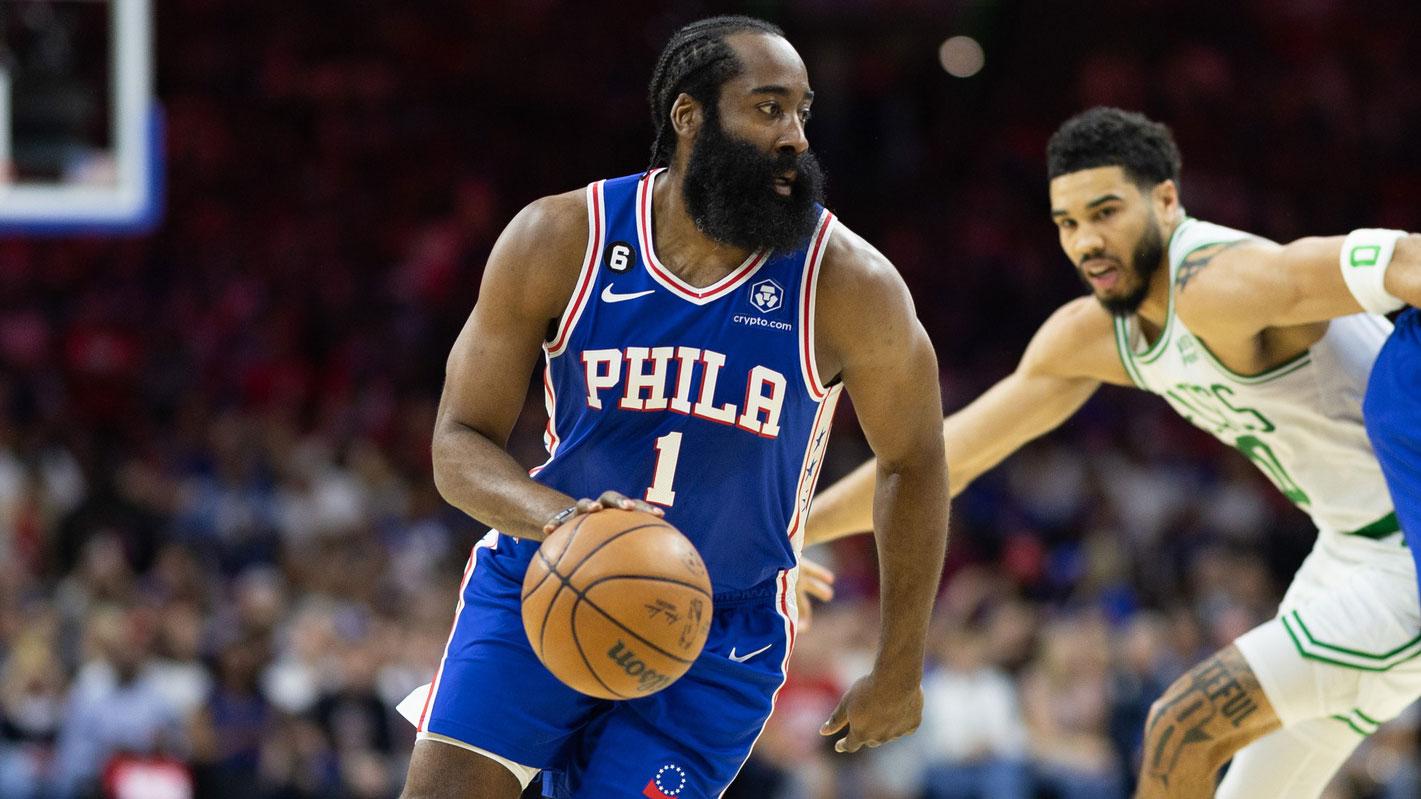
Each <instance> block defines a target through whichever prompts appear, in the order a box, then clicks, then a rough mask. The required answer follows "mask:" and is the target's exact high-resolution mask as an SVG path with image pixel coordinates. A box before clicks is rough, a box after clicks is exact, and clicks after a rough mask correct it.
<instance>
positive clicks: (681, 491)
mask: <svg viewBox="0 0 1421 799" xmlns="http://www.w3.org/2000/svg"><path fill="white" fill-rule="evenodd" d="M650 94H651V106H652V115H653V121H654V124H655V126H656V142H655V144H654V145H653V153H652V164H651V168H650V169H649V170H648V171H647V172H645V173H643V174H639V175H631V176H628V177H624V178H618V179H613V180H604V181H597V182H595V183H593V184H592V185H590V186H588V187H587V188H586V189H584V190H579V191H574V192H569V193H567V194H562V195H557V196H552V197H547V198H544V199H541V200H538V201H536V202H534V203H533V204H531V205H530V206H528V207H527V208H525V209H524V210H523V211H522V212H521V213H519V214H518V216H517V217H516V218H515V219H514V220H513V221H512V223H510V225H509V226H508V228H507V229H506V230H505V231H504V232H503V235H502V236H501V237H500V238H499V240H498V243H497V244H496V245H495V247H494V250H493V252H492V254H491V255H490V257H489V261H488V265H487V267H486V269H485V271H484V276H483V282H482V286H481V288H480V293H479V297H478V301H477V303H476V304H475V306H474V309H473V312H472V314H471V316H470V317H469V320H468V323H467V324H466V325H465V327H464V330H463V332H462V333H460V335H459V337H458V340H457V341H456V342H455V344H454V347H453V351H452V352H451V353H450V356H449V360H448V366H447V370H448V371H447V380H446V383H445V388H444V394H443V398H442V400H441V403H440V409H439V415H438V421H437V423H436V430H435V434H434V447H433V449H434V470H435V472H434V475H435V480H436V483H437V484H438V487H439V489H440V492H441V493H442V494H443V496H444V497H445V498H446V499H447V500H448V501H449V502H451V503H452V504H454V505H455V506H457V507H458V508H460V509H462V510H464V511H465V512H467V513H468V514H469V515H470V516H473V517H474V518H476V519H479V520H480V521H482V522H485V523H487V524H488V525H490V526H491V527H493V528H494V532H491V533H490V534H489V535H488V537H486V538H485V539H483V540H482V541H481V542H480V543H479V544H478V546H476V547H475V548H474V552H473V554H472V556H471V558H470V561H469V564H468V566H467V568H466V572H465V578H464V582H463V585H462V586H461V588H460V595H459V603H458V610H457V612H456V616H455V621H454V627H453V631H452V633H451V635H450V639H449V643H448V646H447V648H446V650H445V653H444V656H443V659H442V663H441V665H440V668H439V671H438V673H437V674H436V675H435V676H434V680H433V682H432V684H431V685H430V686H427V687H426V688H425V689H423V690H422V691H419V692H416V694H415V695H413V696H412V697H411V698H410V699H408V700H406V702H404V703H402V704H401V709H402V712H406V713H407V715H408V716H409V717H412V718H413V719H414V720H415V722H416V723H417V724H418V727H419V734H418V741H417V743H416V744H415V749H414V753H413V756H412V760H411V763H410V768H409V775H408V778H407V781H406V785H405V790H404V794H403V795H404V796H405V797H406V799H430V798H431V797H460V799H513V797H516V796H518V795H519V792H520V790H522V789H523V788H525V787H526V786H527V785H528V784H529V782H530V781H531V779H532V778H533V776H534V775H535V774H536V773H537V772H539V771H540V770H541V771H543V772H544V775H543V786H544V790H545V793H548V794H549V795H556V796H566V797H577V798H578V799H593V798H594V797H595V798H596V799H605V798H607V797H643V796H645V797H652V798H653V799H656V798H657V797H677V799H690V798H692V797H703V798H704V797H717V796H719V795H720V794H721V793H722V792H723V791H724V789H725V788H726V786H727V785H728V784H729V783H730V782H731V780H732V779H733V778H734V776H735V774H736V773H737V771H738V770H739V769H740V767H741V765H742V764H743V763H744V761H745V759H746V758H747V757H748V756H749V753H750V749H751V747H752V746H753V745H754V742H755V740H756V738H757V737H758V735H759V733H760V730H761V728H762V726H763V725H764V723H765V721H766V719H767V718H768V717H769V715H770V712H771V709H772V707H773V703H774V698H775V695H776V693H777V692H778V690H779V688H780V687H781V685H782V684H783V682H784V679H785V666H786V663H787V662H788V658H789V654H790V649H791V647H792V646H793V641H794V634H795V614H796V609H795V583H796V574H797V565H798V558H799V548H800V545H801V542H802V541H803V538H804V532H803V530H804V524H803V523H804V517H805V513H806V512H807V509H808V505H809V500H810V497H811V496H812V495H813V491H814V484H815V480H816V479H817V477H818V475H819V469H820V465H821V464H822V462H823V453H824V446H825V443H826V441H827V438H828V431H829V425H830V423H831V422H832V420H833V415H834V408H835V404H836V403H837V401H838V399H839V397H840V394H841V392H842V391H844V390H847V391H848V392H849V393H850V395H851V396H852V397H853V400H854V405H855V408H856V410H857V413H858V416H859V419H860V421H861V422H862V424H863V426H864V429H865V430H866V431H867V434H868V438H869V441H870V443H871V444H872V445H873V448H874V451H875V453H876V454H877V456H878V458H879V465H880V467H879V470H878V474H877V483H878V486H879V490H878V492H877V496H876V498H875V499H874V501H873V503H874V506H875V509H874V516H875V521H876V523H877V527H878V530H879V544H880V545H879V553H880V559H881V564H882V586H883V588H882V611H883V612H882V617H883V628H882V634H881V644H880V647H879V651H878V655H877V659H876V661H875V664H874V668H873V670H872V672H871V673H870V674H869V675H868V676H866V677H864V678H863V679H862V680H860V681H858V682H857V683H856V684H854V685H853V686H852V687H851V689H850V690H849V691H848V693H847V694H846V695H845V697H844V699H843V701H842V702H841V703H840V705H839V707H838V708H837V709H836V710H835V711H834V713H833V715H832V717H831V719H830V720H829V722H827V723H826V725H825V731H826V733H837V734H838V735H839V739H838V741H837V743H836V746H837V748H838V749H839V750H840V751H854V750H856V749H858V748H859V747H861V746H877V745H878V744H879V743H882V742H885V741H888V740H891V739H893V738H897V737H899V736H901V735H905V734H907V733H910V732H911V731H912V730H913V729H914V728H915V727H916V726H917V724H918V720H919V716H920V712H921V704H922V700H921V693H920V689H919V682H920V679H921V676H922V668H923V654H924V645H925V638H926V634H927V624H928V619H929V616H930V613H931V606H932V602H933V597H934V595H935V593H936V588H937V582H938V575H939V571H940V567H941V563H942V558H943V552H944V548H945V545H946V536H947V527H946V522H947V516H946V514H947V482H946V480H947V474H946V463H945V461H944V457H943V448H942V439H941V437H940V436H938V435H937V430H938V422H939V420H940V418H941V416H940V414H941V404H940V402H941V401H940V397H939V393H938V382H937V381H938V373H937V362H936V358H935V355H934V353H933V349H932V345H931V343H930V342H929V341H928V338H927V336H926V334H925V333H924V331H923V329H922V327H921V325H920V324H919V322H918V320H917V319H916V317H915V315H914V311H913V306H912V302H911V299H910V298H909V295H908V292H907V290H906V288H905V286H904V285H903V282H902V280H901V279H900V277H899V276H898V274H897V273H896V272H895V271H894V269H893V267H892V265H891V264H889V263H888V262H887V261H886V260H885V259H884V258H883V256H881V255H880V254H879V253H878V252H877V251H875V250H874V249H873V248H872V247H871V246H869V245H868V244H867V243H866V242H864V241H863V240H862V239H860V238H859V237H857V236H855V235H854V234H853V233H852V232H850V231H849V230H848V229H846V228H845V227H843V226H842V225H841V224H839V223H838V221H837V220H836V219H835V218H834V216H833V215H832V214H831V213H829V212H828V211H826V210H824V208H823V207H822V206H821V205H820V202H819V195H820V191H821V185H822V177H821V175H820V171H819V167H818V165H817V163H816V161H815V160H814V157H813V155H812V154H811V153H810V151H809V146H808V141H807V140H806V138H805V123H806V121H807V120H808V118H809V110H810V105H811V103H812V101H813V97H814V93H813V92H812V91H811V89H810V86H809V80H808V76H807V74H806V71H805V68H804V64H803V62H802V61H801V60H800V57H799V55H798V53H796V52H795V50H794V48H793V47H792V46H791V45H790V44H789V42H788V41H786V40H785V38H784V36H783V34H782V33H781V32H780V30H779V29H777V28H775V27H773V26H771V25H769V24H767V23H764V22H761V21H759V20H754V19H750V18H745V17H721V18H715V19H709V20H704V21H701V22H697V23H694V24H692V25H689V26H687V27H685V28H683V29H681V30H680V31H678V32H677V33H676V34H675V35H674V36H673V37H672V38H671V40H670V42H669V43H668V44H667V46H666V49H665V51H664V52H663V53H662V55H661V57H660V60H659V62H658V64H657V67H656V71H655V74H654V76H653V78H652V81H651V92H650ZM540 350H541V354H542V357H543V360H544V362H545V364H546V368H545V373H544V374H545V377H544V381H543V382H544V389H545V392H546V400H547V409H548V415H549V421H548V426H547V430H546V435H545V441H546V443H547V448H548V453H549V458H548V461H547V462H546V463H544V464H543V465H542V466H540V467H538V468H537V469H535V470H534V471H533V473H532V476H531V477H530V476H529V475H528V474H526V473H524V472H523V471H521V470H520V469H519V468H518V466H517V464H516V463H515V462H514V460H513V459H512V458H511V457H510V456H509V455H508V453H507V452H506V451H505V450H504V445H505V442H506V441H507V439H508V435H509V431H510V430H511V429H512V427H513V424H514V422H515V420H516V418H517V416H518V413H519V411H520V409H521V408H522V406H523V398H524V394H525V388H526V386H527V383H528V379H529V375H530V372H531V370H532V367H533V363H534V361H535V359H536V358H537V357H538V355H539V351H540ZM603 508H639V509H642V510H653V511H654V512H657V513H664V514H665V517H666V519H667V520H668V521H670V522H671V523H673V524H674V525H675V526H676V527H677V528H679V529H680V530H681V531H682V532H684V533H685V534H686V535H687V537H688V538H690V540H691V541H692V542H693V543H694V544H695V545H696V547H697V548H698V549H699V550H700V552H701V554H702V556H703V557H704V559H705V562H706V565H707V568H708V570H709V573H710V578H711V582H712V584H713V586H714V618H713V621H712V624H711V632H710V639H709V641H708V642H707V644H706V646H705V649H704V651H703V653H702V654H701V656H700V657H699V659H698V660H697V661H696V662H695V664H694V665H693V666H692V667H691V669H690V671H689V672H688V673H687V674H686V676H684V677H682V678H681V679H680V680H679V681H677V682H676V683H674V684H672V685H671V686H670V687H668V688H666V689H665V690H663V691H661V692H660V693H657V694H654V695H652V696H649V697H645V698H641V699H635V700H628V701H620V702H608V701H603V700H598V699H593V698H589V697H587V696H583V695H581V694H578V693H576V692H574V691H573V690H571V689H570V688H567V687H566V686H564V685H563V684H562V683H560V682H558V680H557V679H555V678H554V677H553V676H552V675H551V674H550V673H549V672H548V671H547V670H546V669H545V668H544V667H543V666H542V665H541V664H540V663H539V661H538V660H537V658H536V657H535V656H534V654H533V651H532V649H531V648H530V646H529V644H528V641H527V640H526V637H525V635H524V632H523V627H522V622H521V616H520V609H519V592H520V587H521V582H522V578H523V574H524V571H525V570H526V568H527V565H528V562H529V560H530V558H531V557H532V556H533V554H534V552H535V551H536V549H537V547H538V545H539V541H540V539H542V538H543V537H544V536H545V535H546V534H547V533H548V532H549V531H550V530H552V529H554V528H555V527H556V526H557V525H559V524H561V523H563V522H565V521H567V520H568V519H569V518H573V517H575V516H576V515H577V514H582V513H596V512H598V511H599V510H601V509H603Z"/></svg>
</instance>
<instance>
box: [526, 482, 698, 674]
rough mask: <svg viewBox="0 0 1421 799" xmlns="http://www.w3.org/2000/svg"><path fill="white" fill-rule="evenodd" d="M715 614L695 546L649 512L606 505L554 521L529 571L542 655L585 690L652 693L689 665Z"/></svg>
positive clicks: (532, 632)
mask: <svg viewBox="0 0 1421 799" xmlns="http://www.w3.org/2000/svg"><path fill="white" fill-rule="evenodd" d="M710 622H711V584H710V578H709V577H708V576H707V575H706V566H705V563H704V562H703V561H702V560H701V556H700V553H698V552H696V548H695V546H693V545H692V544H691V542H690V541H689V540H687V538H686V537H685V536H684V535H682V534H681V532H680V531H679V530H677V529H676V528H675V527H672V526H671V525H669V524H667V523H666V521H665V520H663V519H659V518H657V517H656V516H653V515H651V514H649V513H642V512H639V511H625V510H601V511H597V512H596V513H588V514H582V515H579V516H577V517H576V518H574V519H572V520H570V521H568V523H566V524H564V525H563V526H561V527H559V528H558V529H557V530H555V531H553V534H552V535H550V536H548V538H547V540H545V541H544V542H543V545H542V546H541V547H540V548H539V549H538V553H537V554H536V555H535V556H534V557H533V561H532V563H530V564H529V565H528V573H527V574H526V575H525V576H524V578H523V629H524V630H525V631H526V632H527V633H528V641H529V642H530V643H532V645H533V651H534V652H536V653H537V654H538V659H539V660H541V661H542V662H543V665H545V666H547V667H548V670H549V671H551V672H552V673H553V675H554V676H556V677H557V678H558V679H559V680H562V681H563V682H564V683H566V684H567V685H568V686H570V687H571V688H573V689H575V690H577V691H580V692H581V693H584V694H587V695H589V696H595V697H600V698H602V699H635V698H637V697H642V696H647V695H650V694H654V693H656V692H657V691H660V690H661V689H663V688H665V687H666V686H668V685H670V684H671V683H673V682H675V681H676V680H677V679H678V678H680V677H681V675H683V674H685V673H686V671H687V670H688V669H690V668H691V664H692V663H693V662H694V661H695V659H696V656H698V655H699V654H700V653H701V647H703V646H705V643H706V635H707V634H708V633H709V632H710Z"/></svg>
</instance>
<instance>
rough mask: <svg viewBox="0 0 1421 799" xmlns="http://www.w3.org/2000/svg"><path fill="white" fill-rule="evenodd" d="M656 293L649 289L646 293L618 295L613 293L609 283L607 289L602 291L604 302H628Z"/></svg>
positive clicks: (654, 290) (635, 292)
mask: <svg viewBox="0 0 1421 799" xmlns="http://www.w3.org/2000/svg"><path fill="white" fill-rule="evenodd" d="M655 293H656V289H647V290H646V291H633V292H632V293H630V294H617V293H616V292H614V291H612V284H610V283H608V284H607V288H604V289H602V302H626V301H627V300H634V299H636V298H637V297H645V296H646V295H648V294H655Z"/></svg>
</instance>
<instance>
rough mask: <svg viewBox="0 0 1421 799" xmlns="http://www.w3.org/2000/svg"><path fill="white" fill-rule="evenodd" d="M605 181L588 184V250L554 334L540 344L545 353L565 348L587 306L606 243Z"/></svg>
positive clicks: (552, 355)
mask: <svg viewBox="0 0 1421 799" xmlns="http://www.w3.org/2000/svg"><path fill="white" fill-rule="evenodd" d="M605 182H606V181H602V180H599V181H597V182H595V183H589V184H588V186H587V253H586V255H585V256H584V257H583V262H582V271H581V272H579V273H578V275H577V287H576V288H574V289H573V292H572V296H571V297H569V298H568V301H567V307H566V308H564V309H563V312H562V316H561V317H560V318H559V319H558V329H557V332H556V333H555V334H554V335H553V340H552V343H551V344H544V345H543V349H545V350H547V352H548V355H549V356H551V357H554V358H556V357H557V356H559V355H561V354H562V353H563V350H565V349H567V340H568V338H569V337H570V336H571V334H572V329H573V328H574V327H576V326H577V320H578V318H580V317H581V316H582V309H583V308H586V307H587V302H588V300H589V299H590V297H589V295H590V294H591V293H592V285H593V284H594V283H595V282H596V281H597V266H598V265H599V264H601V263H602V247H603V246H604V245H605V244H606V242H605V241H603V239H604V238H605V236H604V235H603V232H602V231H603V223H604V221H605V219H606V215H607V214H606V200H605V199H604V196H603V193H602V184H603V183H605Z"/></svg>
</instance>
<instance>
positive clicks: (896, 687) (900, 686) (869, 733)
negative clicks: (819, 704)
mask: <svg viewBox="0 0 1421 799" xmlns="http://www.w3.org/2000/svg"><path fill="white" fill-rule="evenodd" d="M921 683H922V680H921V679H912V680H903V679H901V678H888V677H881V676H879V674H878V672H874V673H872V674H869V675H868V676H867V677H861V678H859V680H858V681H857V682H855V683H854V684H853V687H851V688H849V691H848V693H846V694H844V698H843V699H841V700H839V706H838V707H836V708H834V713H833V714H832V715H830V716H829V720H828V721H826V722H824V726H822V727H820V728H819V734H820V735H834V734H835V733H838V732H839V731H841V730H843V729H845V728H848V734H847V735H845V736H844V737H842V738H840V739H839V740H837V741H835V742H834V751H835V752H857V751H858V750H859V748H860V747H864V746H867V747H869V748H872V747H875V746H878V745H879V744H885V743H888V742H889V741H891V740H893V739H894V738H901V737H903V736H904V735H910V734H912V732H913V731H914V730H916V729H918V724H919V723H921V722H922V719H923V689H922V684H921Z"/></svg>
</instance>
